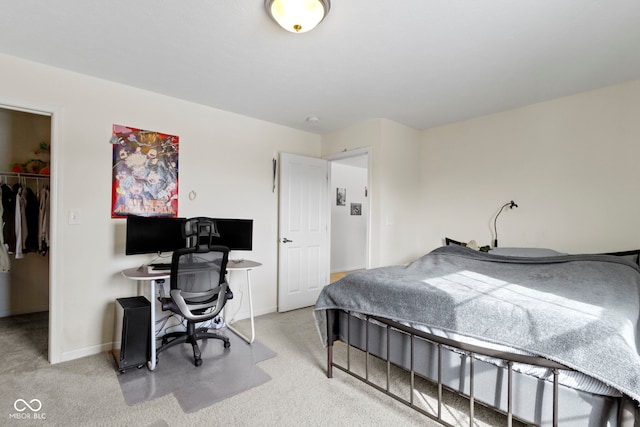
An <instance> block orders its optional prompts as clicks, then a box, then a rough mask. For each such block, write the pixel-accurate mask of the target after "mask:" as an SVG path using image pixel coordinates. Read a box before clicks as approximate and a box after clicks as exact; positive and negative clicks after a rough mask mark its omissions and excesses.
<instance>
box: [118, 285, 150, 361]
mask: <svg viewBox="0 0 640 427" xmlns="http://www.w3.org/2000/svg"><path fill="white" fill-rule="evenodd" d="M150 310H151V304H150V303H149V300H148V299H146V298H145V297H130V298H118V299H116V316H115V322H116V324H115V329H114V331H115V332H114V337H113V342H114V348H113V352H112V353H113V357H114V359H115V361H116V364H117V366H118V370H119V371H120V372H124V371H126V370H127V369H129V368H133V367H138V368H141V367H143V366H144V365H145V364H146V363H147V361H148V360H149V353H150V351H149V345H150V344H149V341H150V333H151V332H150V327H151V325H150V322H151V312H150Z"/></svg>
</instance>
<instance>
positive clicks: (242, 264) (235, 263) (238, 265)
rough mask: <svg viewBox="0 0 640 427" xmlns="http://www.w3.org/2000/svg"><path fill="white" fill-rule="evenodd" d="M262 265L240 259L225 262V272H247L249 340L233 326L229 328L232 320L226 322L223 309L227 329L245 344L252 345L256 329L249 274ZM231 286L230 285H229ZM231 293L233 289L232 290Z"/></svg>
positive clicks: (225, 312) (225, 311)
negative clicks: (249, 320) (249, 321)
mask: <svg viewBox="0 0 640 427" xmlns="http://www.w3.org/2000/svg"><path fill="white" fill-rule="evenodd" d="M261 265H262V264H261V263H259V262H256V261H250V260H248V259H241V260H232V259H230V260H229V262H227V271H228V272H231V271H243V270H244V271H246V272H247V289H248V291H249V292H248V295H249V317H250V318H251V339H249V338H247V337H246V336H244V335H243V334H241V333H240V332H238V331H237V330H236V329H235V328H234V327H233V326H231V324H232V323H233V319H232V320H231V321H226V317H227V306H226V305H225V307H224V314H225V321H226V322H227V328H229V329H231V330H232V331H233V332H235V333H236V335H238V336H239V337H240V338H242V339H243V340H245V341H246V342H247V343H249V344H251V343H253V341H254V340H255V338H256V329H255V325H254V322H253V300H252V299H251V276H250V272H251V270H253V269H254V268H257V267H260V266H261ZM229 285H231V284H229ZM232 291H233V289H232Z"/></svg>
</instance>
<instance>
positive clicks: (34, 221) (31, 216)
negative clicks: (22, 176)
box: [0, 183, 49, 271]
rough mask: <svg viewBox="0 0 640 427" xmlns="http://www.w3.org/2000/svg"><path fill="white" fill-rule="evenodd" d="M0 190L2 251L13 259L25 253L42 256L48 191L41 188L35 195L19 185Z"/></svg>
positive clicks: (46, 232) (46, 248) (45, 245)
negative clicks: (0, 193)
mask: <svg viewBox="0 0 640 427" xmlns="http://www.w3.org/2000/svg"><path fill="white" fill-rule="evenodd" d="M0 190H1V192H2V208H3V209H2V238H3V241H4V243H3V248H5V250H6V251H7V252H8V253H9V254H15V257H16V258H17V259H20V258H23V257H24V254H25V253H28V252H40V253H41V254H42V255H46V254H47V252H48V251H49V189H48V187H47V186H44V187H43V188H42V189H41V190H40V191H39V193H38V194H36V193H34V191H33V190H32V189H31V188H28V187H25V186H23V185H22V184H20V183H17V184H15V185H14V186H13V188H11V187H9V186H8V185H6V184H3V185H2V186H0ZM0 256H2V254H1V253H0ZM0 267H2V265H0ZM0 271H2V270H0Z"/></svg>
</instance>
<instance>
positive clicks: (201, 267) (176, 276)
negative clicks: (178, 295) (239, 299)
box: [171, 245, 229, 302]
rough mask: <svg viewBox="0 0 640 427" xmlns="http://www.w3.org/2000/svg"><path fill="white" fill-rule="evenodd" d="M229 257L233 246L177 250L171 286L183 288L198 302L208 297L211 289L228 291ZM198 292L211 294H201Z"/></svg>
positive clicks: (173, 263)
mask: <svg viewBox="0 0 640 427" xmlns="http://www.w3.org/2000/svg"><path fill="white" fill-rule="evenodd" d="M228 259H229V248H228V247H226V246H211V245H207V246H206V248H205V247H201V246H199V247H190V248H182V249H177V250H176V251H174V252H173V257H172V259H171V289H180V290H181V291H183V295H184V299H185V300H190V301H194V302H198V301H203V300H206V299H208V298H209V297H210V295H211V293H210V291H214V292H215V293H216V294H217V293H220V294H224V293H225V292H226V288H227V286H226V282H225V275H226V270H227V261H228ZM222 285H224V286H222ZM195 293H207V294H203V295H202V296H198V295H197V294H195ZM192 294H193V295H192ZM207 295H209V297H208V296H207Z"/></svg>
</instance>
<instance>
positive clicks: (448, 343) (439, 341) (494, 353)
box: [327, 310, 572, 427]
mask: <svg viewBox="0 0 640 427" xmlns="http://www.w3.org/2000/svg"><path fill="white" fill-rule="evenodd" d="M340 311H341V310H327V377H329V378H332V377H333V368H334V367H335V368H337V369H339V370H341V371H343V372H346V373H347V374H349V375H351V376H353V377H355V378H357V379H359V380H361V381H363V382H364V383H366V384H368V385H370V386H372V387H374V388H375V389H377V390H379V391H381V392H383V393H385V394H386V395H388V396H390V397H392V398H394V399H395V400H397V401H399V402H401V403H404V404H405V405H407V406H409V407H411V408H413V409H415V410H416V411H418V412H420V413H422V414H424V415H426V416H427V417H429V418H431V419H433V420H435V421H437V422H439V423H441V424H443V425H445V426H449V427H454V426H453V425H452V424H449V423H448V422H447V421H446V420H444V419H443V418H442V405H443V389H444V387H445V386H444V385H443V382H442V349H443V347H451V348H454V349H457V350H460V351H462V352H463V354H465V355H466V356H468V357H469V378H470V379H469V394H468V395H467V394H466V393H465V394H463V393H460V392H458V391H456V390H452V391H453V392H454V393H456V394H458V395H461V396H464V397H466V398H468V399H469V425H470V426H472V427H473V425H474V408H475V404H476V402H475V397H474V361H475V359H476V356H477V355H482V356H488V357H493V358H497V359H501V360H504V361H505V362H506V363H507V372H508V374H507V411H506V416H507V425H508V426H509V427H511V426H512V425H513V419H514V415H513V412H512V403H513V394H512V387H513V364H514V363H523V364H528V365H534V366H539V367H542V368H548V369H551V370H552V372H553V426H557V425H558V376H559V372H560V370H567V371H571V370H572V369H571V368H569V367H567V366H565V365H562V364H560V363H557V362H554V361H551V360H548V359H545V358H542V357H538V356H527V355H522V354H515V353H510V352H505V351H498V350H493V349H489V348H486V347H481V346H477V345H471V344H467V343H463V342H459V341H456V340H452V339H449V338H445V337H441V336H437V335H433V334H430V333H427V332H423V331H418V330H416V329H413V328H410V327H408V326H405V325H403V324H401V323H398V322H394V321H392V320H389V319H385V318H381V317H377V316H364V319H363V320H364V321H365V322H366V323H365V325H366V326H365V337H366V338H365V340H366V341H365V342H366V344H365V349H364V352H365V376H364V377H363V376H362V375H360V374H358V373H356V372H354V371H353V370H352V369H351V348H352V344H351V331H350V329H351V328H350V324H351V322H350V321H348V322H347V332H346V335H347V341H346V343H345V344H347V361H346V364H347V365H346V366H343V365H341V364H339V363H337V362H335V361H334V359H333V343H334V342H335V341H336V340H340V338H339V333H338V314H339V312H340ZM345 313H346V314H347V315H349V316H351V313H350V312H345ZM372 321H375V322H378V323H380V324H382V325H384V328H386V334H387V339H386V343H387V352H386V355H387V357H386V360H385V361H386V364H387V372H386V387H382V386H380V385H378V384H376V383H374V382H372V381H370V379H369V357H370V355H371V353H370V352H369V325H370V324H371V322H372ZM391 330H397V331H400V332H402V333H404V334H406V335H408V336H409V337H410V343H411V355H410V364H411V366H410V369H408V371H409V374H410V398H409V400H407V399H405V398H404V397H402V396H399V395H397V394H395V393H393V392H391V391H390V376H391V366H392V362H391V361H390V360H389V354H390V352H389V345H390V341H391V340H390V337H389V334H390V332H391ZM416 337H419V338H421V339H423V340H425V341H427V342H431V343H433V344H435V345H436V346H437V349H438V351H437V354H438V361H437V367H438V380H437V382H436V385H437V390H438V396H437V402H438V403H437V404H438V409H437V413H436V414H433V413H430V412H428V411H426V410H424V409H423V408H421V407H419V406H417V405H416V404H415V403H414V401H413V395H414V391H415V390H416V389H415V376H416V375H418V374H416V372H415V371H414V348H413V346H414V340H415V338H416ZM402 369H405V368H402ZM425 379H426V380H428V381H431V380H430V379H428V378H425Z"/></svg>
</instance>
